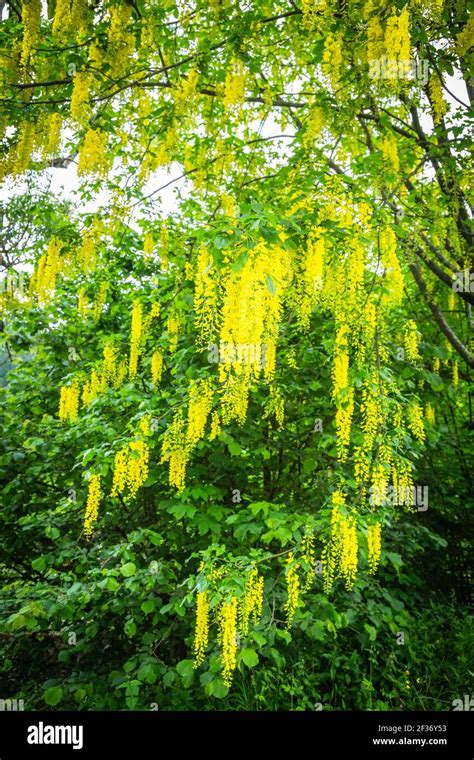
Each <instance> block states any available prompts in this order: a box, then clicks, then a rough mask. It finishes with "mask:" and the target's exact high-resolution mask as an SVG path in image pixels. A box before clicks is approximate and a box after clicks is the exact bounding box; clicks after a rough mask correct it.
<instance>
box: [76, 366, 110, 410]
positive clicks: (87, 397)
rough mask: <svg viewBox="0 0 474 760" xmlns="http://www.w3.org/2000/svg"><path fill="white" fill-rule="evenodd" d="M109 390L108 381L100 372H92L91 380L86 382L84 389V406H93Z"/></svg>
mask: <svg viewBox="0 0 474 760" xmlns="http://www.w3.org/2000/svg"><path fill="white" fill-rule="evenodd" d="M106 390H107V380H106V378H105V376H104V375H103V374H101V373H100V371H97V370H95V369H93V370H91V375H90V378H89V380H86V381H85V383H84V385H83V387H82V403H83V404H84V406H89V405H90V404H92V402H93V401H94V399H96V398H97V396H98V395H99V394H101V393H104V392H105V391H106Z"/></svg>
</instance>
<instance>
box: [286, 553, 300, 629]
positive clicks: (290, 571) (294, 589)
mask: <svg viewBox="0 0 474 760" xmlns="http://www.w3.org/2000/svg"><path fill="white" fill-rule="evenodd" d="M299 567H300V565H299V563H298V562H296V561H295V556H294V553H293V552H290V553H289V554H288V557H287V559H286V591H287V597H286V602H285V605H284V609H285V612H286V626H287V628H290V626H291V624H292V622H293V619H294V617H295V614H296V610H297V609H298V607H299V604H300V579H299V575H298V570H299Z"/></svg>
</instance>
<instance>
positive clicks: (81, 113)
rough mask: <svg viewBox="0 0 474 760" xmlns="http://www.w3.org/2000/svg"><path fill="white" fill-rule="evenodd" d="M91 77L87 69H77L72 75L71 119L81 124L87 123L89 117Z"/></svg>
mask: <svg viewBox="0 0 474 760" xmlns="http://www.w3.org/2000/svg"><path fill="white" fill-rule="evenodd" d="M91 82H92V77H91V74H90V73H89V72H87V71H78V72H77V73H76V74H75V75H74V83H73V88H72V95H71V119H73V121H75V122H76V124H79V125H81V126H83V125H85V124H87V122H88V121H89V119H90V117H91V113H92V111H91V107H90V102H89V96H90V88H91Z"/></svg>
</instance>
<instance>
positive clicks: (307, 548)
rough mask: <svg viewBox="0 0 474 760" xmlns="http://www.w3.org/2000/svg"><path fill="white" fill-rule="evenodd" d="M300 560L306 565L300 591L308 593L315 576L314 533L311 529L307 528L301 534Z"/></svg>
mask: <svg viewBox="0 0 474 760" xmlns="http://www.w3.org/2000/svg"><path fill="white" fill-rule="evenodd" d="M301 558H302V560H303V562H304V564H305V565H306V567H305V573H306V577H305V582H304V584H303V587H302V591H308V590H309V589H310V588H311V585H312V583H313V580H314V576H315V553H314V531H313V530H312V529H311V528H307V529H306V530H305V532H304V534H303V539H302V541H301Z"/></svg>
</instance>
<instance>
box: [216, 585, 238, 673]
mask: <svg viewBox="0 0 474 760" xmlns="http://www.w3.org/2000/svg"><path fill="white" fill-rule="evenodd" d="M219 642H220V644H221V650H222V651H221V657H222V680H223V681H224V684H225V685H226V686H230V685H231V683H232V676H233V673H234V670H235V667H236V665H237V597H235V596H233V597H232V598H231V600H230V602H224V603H223V604H222V606H221V608H220V611H219Z"/></svg>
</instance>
